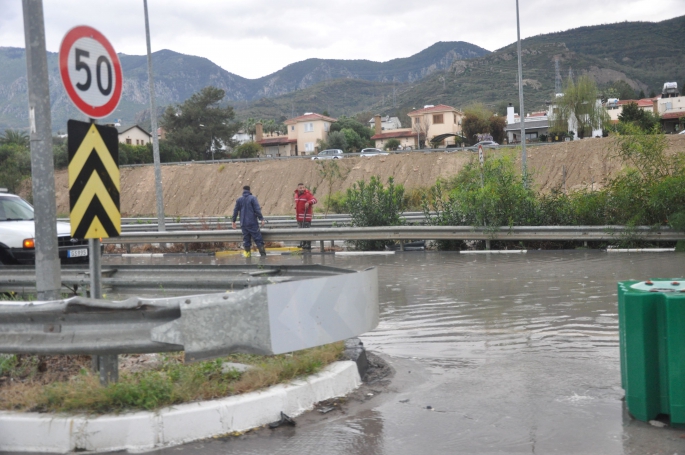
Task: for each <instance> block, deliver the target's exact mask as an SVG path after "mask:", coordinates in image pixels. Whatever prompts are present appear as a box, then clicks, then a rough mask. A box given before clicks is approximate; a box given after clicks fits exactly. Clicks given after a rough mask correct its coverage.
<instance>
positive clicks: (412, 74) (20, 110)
mask: <svg viewBox="0 0 685 455" xmlns="http://www.w3.org/2000/svg"><path fill="white" fill-rule="evenodd" d="M487 53H488V51H487V50H485V49H483V48H480V47H478V46H475V45H473V44H469V43H464V42H439V43H436V44H434V45H433V46H431V47H429V48H427V49H424V50H423V51H421V52H419V53H417V54H415V55H412V56H411V57H407V58H398V59H394V60H390V61H387V62H382V63H380V62H372V61H369V60H326V59H308V60H304V61H301V62H297V63H293V64H291V65H288V66H286V67H285V68H283V69H281V70H279V71H276V72H275V73H273V74H270V75H268V76H264V77H261V78H258V79H246V78H244V77H241V76H238V75H236V74H232V73H230V72H228V71H226V70H224V69H222V68H221V67H219V66H217V65H216V64H214V63H212V62H211V61H210V60H208V59H206V58H203V57H196V56H192V55H184V54H179V53H178V52H174V51H170V50H166V49H165V50H161V51H158V52H154V53H153V54H152V64H153V68H154V71H155V95H156V98H157V103H158V105H159V106H165V105H168V104H172V103H181V102H183V101H185V100H186V99H187V98H189V97H190V96H191V95H192V94H193V93H195V92H197V91H199V90H200V89H202V88H203V87H206V86H208V85H213V86H216V87H219V88H221V89H223V90H225V91H226V98H225V99H226V100H227V101H228V102H229V103H230V104H235V105H245V103H248V104H249V102H250V101H253V100H256V99H261V98H270V97H277V96H280V95H284V94H287V93H290V92H293V91H300V90H305V89H307V88H308V87H311V86H313V85H316V84H318V83H321V82H326V81H331V80H337V79H350V80H364V81H369V82H388V81H390V83H395V84H398V85H399V84H405V83H412V82H416V81H418V80H420V79H422V78H424V77H426V76H427V75H429V74H431V73H433V72H435V71H442V70H445V69H447V68H449V67H450V66H451V64H452V63H453V62H454V61H456V60H464V59H469V58H477V57H480V56H483V55H485V54H487ZM57 59H58V54H57V53H54V52H48V71H49V79H50V96H51V103H52V119H53V129H54V130H55V131H59V130H63V129H64V127H65V126H66V121H67V119H69V118H81V117H82V115H81V114H79V113H78V111H77V110H76V108H74V107H73V106H72V105H71V102H70V101H69V99H68V98H67V95H66V92H65V91H64V89H63V87H62V83H61V79H60V76H59V72H58V67H57ZM119 59H120V61H121V66H122V70H123V73H124V89H123V93H122V99H121V102H120V104H119V107H118V108H117V109H116V110H115V112H114V113H113V114H112V116H111V118H110V119H105V120H104V121H108V120H109V121H111V120H113V119H122V122H123V123H126V124H130V123H140V122H143V123H147V124H148V125H149V110H148V105H149V95H148V88H147V83H148V76H147V57H146V56H144V55H124V54H119ZM27 93H28V92H27V83H26V54H25V51H24V49H22V48H9V47H0V130H4V129H5V128H22V127H26V125H27V122H28V112H27V105H28V94H27Z"/></svg>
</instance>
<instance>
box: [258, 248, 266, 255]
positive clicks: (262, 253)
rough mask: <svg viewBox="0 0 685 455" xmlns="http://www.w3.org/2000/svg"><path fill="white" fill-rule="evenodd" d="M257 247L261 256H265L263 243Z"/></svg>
mask: <svg viewBox="0 0 685 455" xmlns="http://www.w3.org/2000/svg"><path fill="white" fill-rule="evenodd" d="M257 248H259V254H260V255H261V256H266V249H265V248H264V245H260V246H258V247H257Z"/></svg>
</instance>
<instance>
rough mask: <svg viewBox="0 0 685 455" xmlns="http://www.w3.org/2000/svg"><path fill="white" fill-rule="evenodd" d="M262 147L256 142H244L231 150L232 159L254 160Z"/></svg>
mask: <svg viewBox="0 0 685 455" xmlns="http://www.w3.org/2000/svg"><path fill="white" fill-rule="evenodd" d="M262 150H263V149H262V146H261V145H259V144H257V143H256V142H245V143H244V144H240V145H239V146H237V147H236V148H235V149H233V157H234V158H255V157H256V156H257V155H259V154H260V153H261V152H262Z"/></svg>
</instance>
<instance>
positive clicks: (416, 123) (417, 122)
mask: <svg viewBox="0 0 685 455" xmlns="http://www.w3.org/2000/svg"><path fill="white" fill-rule="evenodd" d="M419 122H420V120H419V118H418V117H415V118H414V125H418V124H419Z"/></svg>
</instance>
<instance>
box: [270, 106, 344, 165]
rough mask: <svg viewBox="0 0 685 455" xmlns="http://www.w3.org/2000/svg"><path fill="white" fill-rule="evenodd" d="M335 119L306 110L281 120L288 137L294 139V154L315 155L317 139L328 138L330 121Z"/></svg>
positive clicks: (324, 139)
mask: <svg viewBox="0 0 685 455" xmlns="http://www.w3.org/2000/svg"><path fill="white" fill-rule="evenodd" d="M336 120H337V119H334V118H332V117H327V116H325V115H321V114H316V113H313V112H307V113H305V114H304V115H301V116H299V117H295V118H291V119H288V120H286V121H285V122H283V123H284V124H285V125H286V126H287V127H288V139H289V140H293V139H294V140H295V146H296V147H295V150H294V154H295V155H315V154H316V153H318V152H319V146H318V141H319V140H321V141H324V142H325V141H326V140H328V132H329V131H330V128H331V123H333V122H335V121H336Z"/></svg>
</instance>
